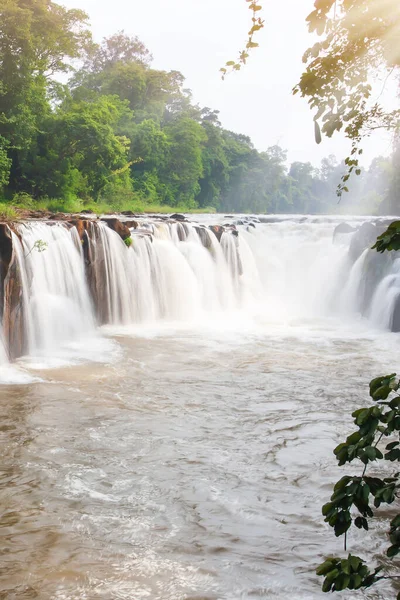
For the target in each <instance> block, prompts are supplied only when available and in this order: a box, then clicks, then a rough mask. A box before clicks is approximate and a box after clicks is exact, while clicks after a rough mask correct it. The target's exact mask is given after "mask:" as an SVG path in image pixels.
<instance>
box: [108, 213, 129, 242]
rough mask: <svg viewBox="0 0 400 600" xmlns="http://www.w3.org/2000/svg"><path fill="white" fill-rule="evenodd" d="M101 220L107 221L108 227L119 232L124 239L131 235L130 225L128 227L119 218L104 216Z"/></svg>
mask: <svg viewBox="0 0 400 600" xmlns="http://www.w3.org/2000/svg"><path fill="white" fill-rule="evenodd" d="M101 220H102V221H104V222H105V223H107V225H108V227H109V228H110V229H112V230H113V231H115V233H118V235H119V236H120V237H121V238H122V239H123V240H126V238H128V237H130V235H131V232H130V229H129V227H127V226H126V225H125V224H124V223H121V221H120V220H119V219H115V218H112V219H108V218H103V219H101Z"/></svg>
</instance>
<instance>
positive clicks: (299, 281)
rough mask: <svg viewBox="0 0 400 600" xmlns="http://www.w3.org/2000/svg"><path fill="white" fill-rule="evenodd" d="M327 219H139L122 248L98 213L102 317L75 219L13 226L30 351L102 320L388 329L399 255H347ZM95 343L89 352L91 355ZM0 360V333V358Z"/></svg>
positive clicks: (55, 346) (83, 335)
mask: <svg viewBox="0 0 400 600" xmlns="http://www.w3.org/2000/svg"><path fill="white" fill-rule="evenodd" d="M337 222H338V220H336V219H332V218H327V219H325V220H324V219H322V218H320V219H314V218H306V219H303V221H302V222H301V221H300V220H299V219H296V218H282V219H280V220H277V222H274V223H267V224H259V223H257V224H256V225H255V226H253V225H251V226H250V225H249V224H248V223H247V224H244V225H238V226H237V231H232V230H226V231H225V233H223V234H222V238H221V240H220V241H218V239H217V237H216V235H215V234H214V233H213V232H212V231H211V230H210V229H209V228H208V227H205V226H202V225H199V224H196V223H163V222H160V223H149V222H146V221H145V220H144V219H143V220H142V221H141V223H140V228H139V230H135V231H134V230H132V240H133V242H132V245H131V246H130V247H129V248H128V247H127V246H126V244H125V243H124V242H123V241H122V239H121V238H120V237H119V235H117V234H116V233H115V232H114V231H113V230H112V229H110V228H109V227H108V226H107V225H106V224H105V223H101V222H97V223H96V224H95V225H93V226H92V227H93V231H95V232H96V233H95V235H91V236H90V242H89V243H90V246H91V247H90V250H91V252H92V254H91V256H92V257H95V259H93V261H94V263H95V265H94V266H93V265H92V267H93V268H95V269H97V271H96V278H97V280H96V283H95V285H96V286H97V287H96V292H97V298H94V300H95V301H96V302H97V303H101V305H102V306H101V316H100V312H99V307H98V306H97V307H95V306H94V302H93V300H92V297H91V293H92V292H93V289H92V288H91V290H89V282H88V276H87V273H85V264H84V256H83V250H82V244H81V241H80V239H79V236H78V233H77V230H76V229H75V227H72V228H70V227H68V226H67V225H65V224H63V223H54V224H51V225H50V224H45V223H38V222H34V223H25V224H22V225H20V226H19V229H20V233H21V237H22V244H21V243H20V241H19V239H18V237H17V236H16V235H15V234H13V242H14V248H15V253H16V258H17V261H18V265H19V272H20V278H21V283H22V302H23V314H24V319H25V334H26V338H27V346H28V353H29V354H30V355H32V356H36V357H37V356H42V357H54V356H56V355H57V352H58V351H59V350H60V349H62V348H67V347H69V348H72V347H73V346H74V344H75V345H79V344H81V345H82V343H83V340H85V339H88V338H89V337H91V336H92V337H93V336H95V335H96V331H98V325H100V324H104V325H111V326H118V327H122V328H123V327H129V326H135V325H138V324H158V323H176V322H178V323H186V324H188V325H189V326H190V325H191V324H195V325H196V326H200V327H201V326H202V325H203V324H204V325H207V324H208V323H211V322H215V323H217V322H218V320H219V319H220V318H221V317H223V319H224V322H226V323H228V322H230V323H231V325H232V326H233V327H234V326H235V322H236V320H237V318H238V315H242V316H243V317H245V318H246V319H253V320H254V322H255V323H257V322H259V320H262V322H263V323H274V324H287V323H294V322H301V321H304V320H305V321H312V320H315V319H326V318H329V319H336V321H337V322H338V323H340V321H343V320H347V321H352V320H353V321H354V320H357V321H359V320H360V317H362V318H363V319H368V320H369V321H370V322H371V324H372V326H373V327H374V328H380V329H388V328H389V329H390V328H391V327H392V324H393V314H394V311H395V307H396V304H397V300H398V298H399V296H400V260H399V259H397V260H392V259H391V258H384V259H382V262H379V261H380V260H381V259H380V258H379V257H378V258H376V253H373V256H372V254H371V251H368V250H366V251H365V252H364V253H363V254H362V255H361V256H360V258H359V259H358V260H356V262H354V263H353V261H351V260H350V258H349V245H350V242H351V238H352V235H353V234H352V233H350V234H346V235H341V236H337V238H336V239H335V242H334V241H333V231H334V228H335V226H336V224H337ZM237 234H238V235H237ZM374 261H375V262H374ZM91 285H92V284H91ZM95 296H96V294H95ZM96 314H97V317H96ZM229 315H231V317H229ZM96 344H97V343H95V344H94V345H93V346H92V349H91V350H90V352H89V353H92V354H93V355H95V354H96V350H97V346H96ZM89 345H90V344H89ZM6 360H7V352H6V350H5V348H4V344H3V345H2V344H1V340H0V363H1V361H3V362H4V361H6Z"/></svg>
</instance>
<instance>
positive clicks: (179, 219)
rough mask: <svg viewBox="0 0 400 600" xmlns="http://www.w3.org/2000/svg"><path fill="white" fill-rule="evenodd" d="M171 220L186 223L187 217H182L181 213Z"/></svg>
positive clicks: (174, 215)
mask: <svg viewBox="0 0 400 600" xmlns="http://www.w3.org/2000/svg"><path fill="white" fill-rule="evenodd" d="M170 219H174V221H186V217H185V215H181V214H179V213H174V214H173V215H171V216H170Z"/></svg>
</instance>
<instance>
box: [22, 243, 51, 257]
mask: <svg viewBox="0 0 400 600" xmlns="http://www.w3.org/2000/svg"><path fill="white" fill-rule="evenodd" d="M48 245H49V244H48V243H47V242H45V241H44V240H36V242H35V243H34V244H33V246H32V248H31V249H30V250H29V252H28V254H25V258H28V256H29V255H30V254H32V252H33V251H34V250H36V251H37V252H44V251H45V250H47V248H48Z"/></svg>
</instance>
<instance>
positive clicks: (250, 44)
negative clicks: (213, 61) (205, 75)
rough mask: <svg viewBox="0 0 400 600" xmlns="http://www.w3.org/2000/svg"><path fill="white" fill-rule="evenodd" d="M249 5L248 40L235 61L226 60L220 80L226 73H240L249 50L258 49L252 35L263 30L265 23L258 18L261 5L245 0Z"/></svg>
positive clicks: (257, 1)
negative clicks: (249, 25) (250, 14)
mask: <svg viewBox="0 0 400 600" xmlns="http://www.w3.org/2000/svg"><path fill="white" fill-rule="evenodd" d="M246 2H247V3H248V4H249V9H250V10H251V13H252V16H251V23H252V25H251V28H250V30H249V33H248V36H249V37H248V39H247V43H246V47H245V48H244V49H243V50H242V51H241V52H240V54H239V58H238V59H237V60H228V62H227V63H226V64H225V67H222V68H221V69H220V72H221V73H222V79H225V77H226V75H227V73H228V71H230V72H232V71H240V69H241V68H242V65H245V64H246V61H247V59H248V57H249V50H252V49H253V48H258V46H259V44H258V43H257V42H255V41H254V35H255V34H256V33H257V32H258V31H260V30H261V29H263V28H264V23H265V21H264V20H263V19H262V18H261V17H260V16H259V12H260V11H261V10H262V5H261V3H260V0H246Z"/></svg>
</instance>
